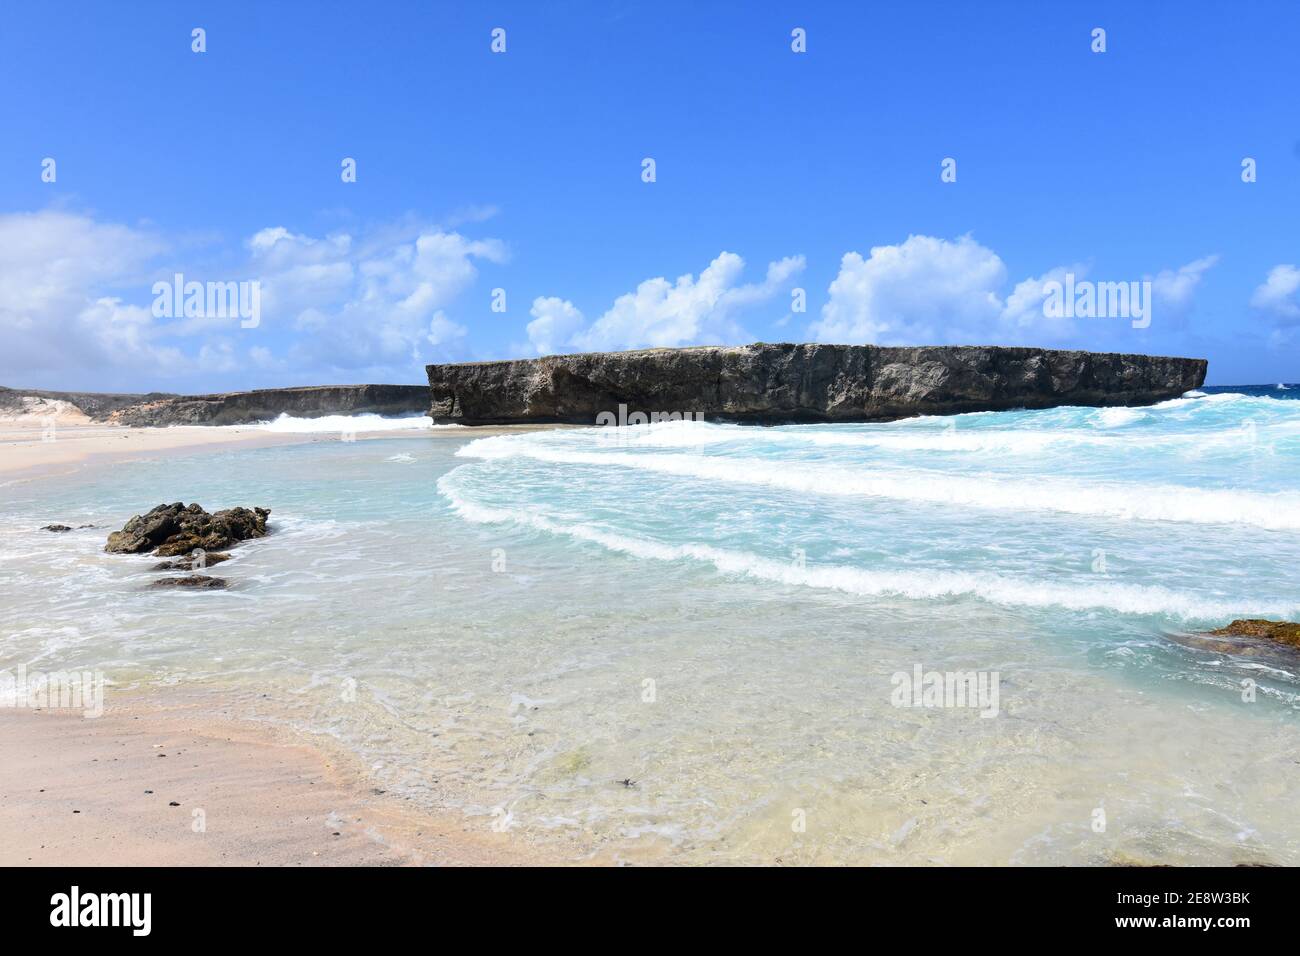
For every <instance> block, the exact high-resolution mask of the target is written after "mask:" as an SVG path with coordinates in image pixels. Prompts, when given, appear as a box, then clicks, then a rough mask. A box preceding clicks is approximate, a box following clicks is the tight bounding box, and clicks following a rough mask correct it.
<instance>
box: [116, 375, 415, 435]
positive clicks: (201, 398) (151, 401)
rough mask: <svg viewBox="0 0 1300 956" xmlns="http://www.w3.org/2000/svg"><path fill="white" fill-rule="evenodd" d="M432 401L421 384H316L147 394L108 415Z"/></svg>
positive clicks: (409, 405)
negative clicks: (171, 394) (250, 389)
mask: <svg viewBox="0 0 1300 956" xmlns="http://www.w3.org/2000/svg"><path fill="white" fill-rule="evenodd" d="M428 405H429V394H428V391H427V390H426V389H425V388H424V386H422V385H312V386H305V387H302V388H265V389H258V390H255V391H251V392H224V393H220V394H215V395H175V396H161V397H158V398H146V399H145V400H141V401H138V402H136V403H134V404H131V405H128V406H126V407H124V408H120V409H116V410H114V411H113V412H112V413H111V414H110V415H109V416H108V419H109V421H112V422H114V423H115V424H118V425H137V426H139V425H143V426H163V425H246V424H248V423H250V422H260V421H272V420H274V419H276V418H278V417H279V416H280V415H282V414H286V415H292V416H294V417H295V418H319V417H321V416H323V415H357V414H366V413H370V414H375V415H422V414H423V413H424V411H425V409H426V408H428Z"/></svg>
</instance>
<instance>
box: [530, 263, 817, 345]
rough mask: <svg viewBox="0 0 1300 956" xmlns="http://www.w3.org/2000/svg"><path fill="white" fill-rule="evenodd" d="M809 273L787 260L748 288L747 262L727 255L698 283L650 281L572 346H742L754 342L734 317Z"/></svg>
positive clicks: (624, 297)
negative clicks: (745, 277) (745, 279)
mask: <svg viewBox="0 0 1300 956" xmlns="http://www.w3.org/2000/svg"><path fill="white" fill-rule="evenodd" d="M803 267H804V258H803V256H792V257H789V258H785V259H781V260H779V261H778V262H773V263H770V264H769V265H768V267H767V274H766V276H765V277H764V279H763V281H762V282H760V283H752V284H743V285H742V284H739V283H740V276H741V273H742V272H744V269H745V261H744V260H743V259H742V258H741V257H740V256H738V255H736V254H734V253H731V252H723V253H721V254H719V255H718V257H717V258H716V259H714V260H713V261H712V262H710V263H709V265H708V267H707V268H705V269H704V270H703V271H702V272H701V273H700V275H699V277H698V278H696V277H695V276H693V275H691V274H690V273H687V274H686V275H683V276H679V277H678V278H677V280H676V281H675V282H669V281H668V280H667V279H665V278H662V277H659V278H654V279H646V280H645V281H644V282H642V283H640V284H639V285H638V286H637V287H636V289H635V290H634V291H632V292H628V293H625V294H623V295H621V296H619V297H618V298H617V299H615V300H614V304H613V305H612V306H611V307H610V308H609V310H608V311H607V312H605V314H604V315H602V316H601V317H600V318H598V319H597V320H596V321H595V322H593V323H592V324H591V326H590V327H589V328H587V329H586V330H585V331H581V332H578V333H577V334H575V335H574V336H573V339H572V343H573V345H575V346H576V347H578V348H580V349H584V350H588V351H605V350H612V349H634V348H662V347H673V346H680V345H696V344H710V343H724V342H735V341H742V340H744V339H746V338H748V336H747V335H746V333H745V331H744V329H742V328H741V327H740V325H738V324H737V321H736V318H735V316H734V313H735V312H737V311H739V310H741V309H743V308H746V307H749V306H752V305H755V304H757V303H760V302H764V301H766V300H768V299H770V298H771V297H772V296H774V295H775V294H776V293H777V292H779V291H780V290H781V288H782V287H783V286H784V285H785V284H786V283H788V282H789V280H790V279H791V278H792V277H793V276H795V275H797V274H798V273H799V272H800V271H801V270H802V269H803ZM539 318H540V317H539ZM530 334H531V333H530ZM548 344H553V343H548Z"/></svg>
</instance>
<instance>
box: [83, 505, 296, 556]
mask: <svg viewBox="0 0 1300 956" xmlns="http://www.w3.org/2000/svg"><path fill="white" fill-rule="evenodd" d="M270 514H271V512H270V510H269V509H267V508H251V509H250V508H227V509H226V510H225V511H217V512H215V513H213V514H208V513H207V512H206V511H204V510H203V509H202V508H201V507H200V506H199V505H197V504H194V505H190V506H189V507H186V506H185V505H184V504H183V503H181V502H179V501H178V502H176V503H175V504H170V505H158V507H156V508H154V509H152V510H151V511H149V512H148V513H147V514H143V515H136V516H135V517H133V518H132V519H131V520H130V521H128V522H127V523H126V524H125V525H124V526H123V527H122V530H121V531H114V532H113V533H111V534H110V535H109V536H108V544H107V545H105V546H104V550H105V551H108V552H109V553H111V554H142V553H145V552H148V551H152V552H153V553H154V554H156V555H157V556H158V557H160V558H169V557H175V556H177V555H182V554H189V553H190V552H192V551H194V550H195V549H196V548H197V549H201V550H203V551H220V550H221V549H222V548H228V547H230V546H231V545H232V544H235V543H236V542H238V541H244V540H247V539H248V538H261V537H264V536H265V535H266V519H267V517H268V516H269V515H270Z"/></svg>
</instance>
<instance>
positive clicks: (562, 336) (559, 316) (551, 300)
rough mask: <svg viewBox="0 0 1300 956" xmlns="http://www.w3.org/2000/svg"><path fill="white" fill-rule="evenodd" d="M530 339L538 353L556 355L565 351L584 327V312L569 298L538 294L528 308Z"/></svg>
mask: <svg viewBox="0 0 1300 956" xmlns="http://www.w3.org/2000/svg"><path fill="white" fill-rule="evenodd" d="M528 313H529V315H531V316H532V317H533V321H531V322H529V323H528V341H529V342H530V343H532V347H533V349H535V350H536V352H537V354H538V355H555V354H557V353H559V352H562V351H564V347H565V345H566V344H567V343H568V342H569V340H570V338H571V337H572V336H573V334H574V333H575V332H577V331H578V330H579V329H580V328H582V322H583V319H582V313H581V312H579V311H578V309H577V308H576V307H575V306H574V304H573V303H572V302H570V301H568V300H567V299H561V298H557V297H556V296H538V297H537V298H536V299H534V300H533V307H532V308H531V309H529V310H528Z"/></svg>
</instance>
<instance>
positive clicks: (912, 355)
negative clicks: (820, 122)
mask: <svg viewBox="0 0 1300 956" xmlns="http://www.w3.org/2000/svg"><path fill="white" fill-rule="evenodd" d="M1205 371H1206V362H1205V360H1204V359H1190V358H1165V357H1160V356H1152V355H1126V354H1117V353H1098V352H1071V351H1059V350H1051V349H1039V348H1003V347H998V346H988V347H984V346H922V347H915V348H912V347H907V348H891V347H883V346H875V345H789V344H785V345H765V344H761V343H760V344H756V345H743V346H699V347H695V348H683V349H645V350H641V351H634V352H594V353H590V354H583V355H555V356H548V357H545V358H539V359H518V360H513V361H500V362H467V363H459V364H448V365H430V366H428V373H429V388H430V398H431V400H432V406H431V408H430V411H429V414H431V415H432V416H433V418H434V420H435V421H437V422H459V423H461V424H466V425H487V424H511V423H525V422H557V423H558V422H568V423H574V424H586V425H591V424H595V423H596V420H597V416H599V415H601V413H602V412H604V413H611V414H616V413H618V412H619V408H620V406H626V410H625V411H626V414H627V415H629V416H630V415H634V414H635V413H638V412H639V413H642V414H644V415H646V416H657V417H661V418H662V417H671V416H673V415H678V416H680V417H689V416H691V415H692V414H694V415H696V417H703V418H704V419H705V420H709V421H729V422H749V423H754V424H781V423H791V422H870V421H888V420H893V419H898V418H906V417H909V416H912V415H942V414H953V413H958V412H978V411H998V410H1003V409H1012V408H1051V407H1054V406H1058V405H1092V406H1105V405H1148V404H1152V403H1154V402H1159V401H1162V400H1164V399H1169V398H1175V397H1177V396H1179V395H1181V394H1183V393H1184V392H1186V391H1188V390H1190V389H1194V388H1198V387H1199V386H1200V385H1201V384H1202V383H1203V382H1204V381H1205ZM634 420H635V419H634Z"/></svg>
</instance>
